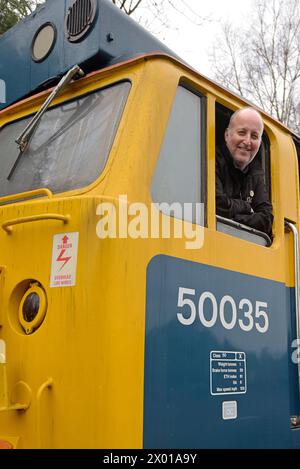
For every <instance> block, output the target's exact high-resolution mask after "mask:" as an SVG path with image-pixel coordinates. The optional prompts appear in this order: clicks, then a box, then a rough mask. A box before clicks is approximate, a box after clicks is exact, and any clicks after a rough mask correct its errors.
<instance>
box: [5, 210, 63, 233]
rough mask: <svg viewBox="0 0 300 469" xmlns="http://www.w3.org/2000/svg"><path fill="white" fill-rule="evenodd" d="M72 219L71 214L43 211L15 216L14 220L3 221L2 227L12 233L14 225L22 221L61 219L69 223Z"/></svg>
mask: <svg viewBox="0 0 300 469" xmlns="http://www.w3.org/2000/svg"><path fill="white" fill-rule="evenodd" d="M70 219H71V217H70V215H60V214H59V213H41V214H40V215H32V216H29V217H20V218H14V219H13V220H8V221H5V222H4V223H2V225H1V228H2V229H3V230H4V231H6V233H7V234H11V233H12V231H13V229H12V226H13V225H20V224H21V223H31V222H33V221H40V220H60V221H62V222H63V223H68V222H69V221H70Z"/></svg>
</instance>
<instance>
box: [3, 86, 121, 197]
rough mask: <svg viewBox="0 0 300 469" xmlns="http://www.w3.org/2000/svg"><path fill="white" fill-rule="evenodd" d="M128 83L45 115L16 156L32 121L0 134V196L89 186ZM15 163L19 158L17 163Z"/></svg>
mask: <svg viewBox="0 0 300 469" xmlns="http://www.w3.org/2000/svg"><path fill="white" fill-rule="evenodd" d="M129 89H130V83H129V82H123V83H118V84H116V85H113V86H110V87H109V88H104V89H101V90H98V91H96V92H93V93H91V94H88V95H85V96H83V97H80V98H78V99H76V100H72V101H68V102H66V103H63V104H61V105H59V106H56V107H55V108H51V109H49V110H48V111H47V112H46V113H45V114H44V115H43V117H42V119H41V121H40V122H39V124H38V126H37V128H36V130H35V132H34V134H33V136H32V138H31V140H30V144H29V146H28V147H27V149H26V150H25V152H24V153H23V154H21V155H20V156H19V149H18V146H17V144H16V143H15V140H16V139H17V138H18V136H19V135H20V134H21V132H22V131H23V130H24V129H25V127H26V126H27V124H28V123H29V122H30V120H31V119H32V116H30V117H28V118H25V119H21V120H19V121H17V122H13V123H10V124H8V125H6V126H4V127H3V128H2V130H1V131H0V196H5V195H9V194H15V193H19V192H23V191H28V190H32V189H37V188H41V187H46V188H48V189H50V190H51V191H52V192H54V193H58V192H65V191H68V190H72V189H78V188H81V187H84V186H87V185H89V184H90V183H91V182H93V181H94V180H95V179H97V178H98V176H99V175H100V174H101V172H102V171H103V169H104V166H105V164H106V161H107V159H108V155H109V152H110V149H111V146H112V144H113V140H114V137H115V135H116V131H117V128H118V125H119V122H120V119H121V115H122V112H123V109H124V106H125V102H126V99H127V96H128V93H129ZM18 157H19V158H18Z"/></svg>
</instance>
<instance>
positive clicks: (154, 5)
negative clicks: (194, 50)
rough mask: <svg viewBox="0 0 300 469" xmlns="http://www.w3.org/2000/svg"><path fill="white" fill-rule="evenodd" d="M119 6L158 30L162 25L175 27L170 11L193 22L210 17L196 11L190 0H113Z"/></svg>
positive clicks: (201, 22)
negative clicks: (171, 21) (170, 17)
mask: <svg viewBox="0 0 300 469" xmlns="http://www.w3.org/2000/svg"><path fill="white" fill-rule="evenodd" d="M111 1H112V2H113V3H114V4H115V5H116V6H117V7H118V8H120V9H121V10H123V11H124V12H125V13H126V14H127V15H132V17H133V18H134V19H135V20H136V21H138V23H140V24H142V25H143V26H145V27H146V28H147V29H150V30H151V31H152V32H158V30H159V29H161V27H163V28H172V29H173V28H175V25H174V24H171V23H170V21H169V15H170V12H173V13H177V14H179V15H181V16H182V17H184V18H185V19H187V20H188V21H190V22H191V23H193V24H196V25H201V24H203V22H204V21H206V20H208V19H209V18H208V17H204V16H202V15H200V14H199V12H197V11H195V10H194V9H193V8H192V7H191V6H190V5H189V3H188V0H111Z"/></svg>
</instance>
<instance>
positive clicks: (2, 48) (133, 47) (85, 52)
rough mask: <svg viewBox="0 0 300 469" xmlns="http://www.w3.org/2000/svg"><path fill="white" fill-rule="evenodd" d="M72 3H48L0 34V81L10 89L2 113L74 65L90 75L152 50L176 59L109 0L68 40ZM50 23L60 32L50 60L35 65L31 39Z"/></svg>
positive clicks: (55, 0) (102, 1)
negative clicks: (84, 29) (89, 23)
mask: <svg viewBox="0 0 300 469" xmlns="http://www.w3.org/2000/svg"><path fill="white" fill-rule="evenodd" d="M73 2H74V0H48V1H47V2H46V4H44V5H42V6H41V7H40V8H39V9H37V10H36V12H34V13H33V14H31V15H30V16H28V17H26V18H25V19H24V20H23V21H21V22H20V23H18V24H17V25H16V26H14V27H13V28H11V29H10V30H9V31H7V32H6V33H5V34H3V35H2V36H1V38H0V80H3V81H4V82H5V85H6V103H2V102H1V101H0V109H2V108H4V107H5V106H7V105H9V104H11V103H13V102H15V101H17V100H19V99H20V98H22V97H24V96H26V95H28V94H29V93H32V92H33V91H34V90H36V89H37V88H38V87H39V86H40V85H41V84H43V83H45V82H47V81H48V80H50V79H53V78H55V77H57V76H60V75H62V74H64V73H66V71H67V70H69V69H70V68H71V67H73V66H74V65H75V64H79V65H80V66H81V67H82V69H83V70H84V71H85V72H86V73H88V72H90V71H93V70H98V69H100V68H102V67H104V66H107V65H109V64H111V63H115V62H121V61H122V60H124V59H126V58H128V57H133V56H135V55H137V54H141V53H146V52H150V51H154V50H155V51H158V50H159V51H163V52H166V53H169V54H171V55H173V56H175V54H174V53H172V52H171V51H170V49H168V48H167V47H166V46H164V44H162V43H161V42H160V41H158V40H157V39H156V38H154V37H153V36H152V35H151V34H149V33H148V32H147V31H146V30H144V29H143V28H142V27H141V26H139V25H138V24H137V23H136V22H135V21H133V20H132V19H131V18H129V17H128V16H127V15H126V14H125V13H123V12H122V11H120V10H119V9H118V8H117V7H116V6H115V5H113V3H112V2H111V1H110V0H97V5H98V7H97V14H96V18H95V22H94V24H93V27H92V28H91V30H90V32H89V33H88V34H87V35H86V36H85V37H83V38H82V40H80V41H78V42H69V41H68V38H67V37H66V34H65V18H66V13H67V12H68V9H69V7H70V6H71V5H73ZM48 22H50V23H51V24H52V25H53V26H54V27H55V29H56V32H57V37H56V43H55V45H54V47H53V50H52V51H51V52H50V54H49V55H48V57H47V58H45V60H43V61H42V62H39V63H36V62H34V60H33V59H32V51H31V47H32V41H33V38H34V35H35V33H36V32H37V31H38V29H39V28H40V26H42V25H43V24H45V23H48ZM108 37H109V38H110V39H109V40H108ZM111 39H112V40H111Z"/></svg>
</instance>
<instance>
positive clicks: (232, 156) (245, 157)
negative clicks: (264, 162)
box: [216, 107, 273, 237]
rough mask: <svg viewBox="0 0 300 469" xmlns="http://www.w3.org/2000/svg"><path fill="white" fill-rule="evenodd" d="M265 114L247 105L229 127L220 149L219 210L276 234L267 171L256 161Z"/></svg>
mask: <svg viewBox="0 0 300 469" xmlns="http://www.w3.org/2000/svg"><path fill="white" fill-rule="evenodd" d="M263 130H264V124H263V121H262V118H261V115H260V114H259V112H258V111H256V110H255V109H253V108H250V107H247V108H244V109H240V110H239V111H236V112H235V113H234V114H233V115H232V116H231V119H230V122H229V126H228V128H227V129H226V131H225V144H224V145H223V146H222V148H221V149H220V150H217V158H216V204H217V214H218V215H221V216H222V217H225V218H230V219H232V220H235V221H237V222H239V223H243V224H244V225H248V226H250V227H252V228H255V229H257V230H259V231H263V232H264V233H267V234H268V235H269V236H270V237H272V223H273V214H272V205H271V203H270V201H269V196H268V194H267V192H266V190H265V186H264V174H263V171H262V170H260V169H257V168H255V167H254V165H253V164H252V162H253V160H254V158H255V156H256V154H257V152H258V150H259V147H260V144H261V139H262V134H263Z"/></svg>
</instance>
